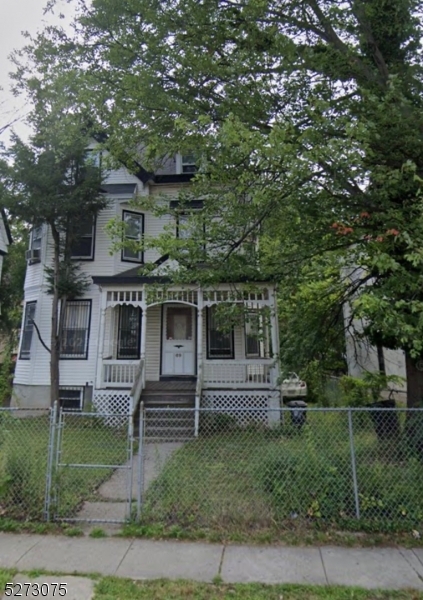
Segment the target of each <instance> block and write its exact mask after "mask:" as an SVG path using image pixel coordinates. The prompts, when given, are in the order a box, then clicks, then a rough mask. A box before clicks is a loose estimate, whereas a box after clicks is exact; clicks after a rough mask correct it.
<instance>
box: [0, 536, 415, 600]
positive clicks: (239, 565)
mask: <svg viewBox="0 0 423 600" xmlns="http://www.w3.org/2000/svg"><path fill="white" fill-rule="evenodd" d="M0 568H14V569H17V570H18V571H19V572H27V571H37V570H44V571H48V572H56V573H61V574H63V575H62V577H61V579H60V581H66V577H64V575H83V574H92V573H96V574H101V575H114V576H117V577H128V578H130V579H133V580H143V579H159V578H160V579H161V578H167V579H191V580H195V581H204V582H211V581H213V580H214V579H215V578H217V577H218V578H220V579H221V580H222V581H223V582H224V583H251V582H259V583H269V584H275V583H300V584H314V585H346V586H357V587H363V588H367V589H376V588H380V589H388V590H394V589H404V588H411V589H415V590H421V591H423V548H414V549H406V548H344V547H335V546H320V547H318V546H314V547H286V546H247V545H245V546H239V545H223V544H204V543H196V542H177V541H156V540H144V539H126V538H118V537H108V538H102V539H94V538H90V537H81V538H72V537H66V536H54V535H46V536H43V535H30V534H7V533H0ZM24 577H25V576H23V575H21V574H19V581H23V578H24ZM41 579H43V577H41V578H39V580H40V581H41ZM56 579H57V578H56ZM67 579H69V577H68V578H67ZM44 580H45V577H44ZM31 581H34V580H31ZM37 581H38V579H37ZM69 581H70V582H72V579H69ZM74 583H75V590H76V586H81V585H82V588H78V592H75V593H77V594H79V595H77V596H75V597H77V598H78V600H89V599H90V598H91V597H92V584H88V583H87V584H86V586H88V587H86V588H84V585H85V584H84V582H83V578H82V579H81V577H76V578H75V582H74ZM90 585H91V587H90ZM68 587H69V592H72V590H71V584H70V583H69V586H68ZM68 597H69V598H72V597H73V596H71V595H69V596H68Z"/></svg>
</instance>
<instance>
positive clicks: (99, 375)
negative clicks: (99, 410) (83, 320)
mask: <svg viewBox="0 0 423 600" xmlns="http://www.w3.org/2000/svg"><path fill="white" fill-rule="evenodd" d="M106 310H107V292H104V291H103V290H102V288H100V321H99V324H98V349H97V370H96V381H95V387H96V389H97V390H99V389H100V388H102V387H103V355H104V329H105V324H106Z"/></svg>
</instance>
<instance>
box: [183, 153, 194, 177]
mask: <svg viewBox="0 0 423 600" xmlns="http://www.w3.org/2000/svg"><path fill="white" fill-rule="evenodd" d="M181 165H182V173H196V172H197V159H196V156H195V154H194V153H193V152H190V153H189V154H182V159H181Z"/></svg>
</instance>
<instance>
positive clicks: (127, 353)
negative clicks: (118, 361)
mask: <svg viewBox="0 0 423 600" xmlns="http://www.w3.org/2000/svg"><path fill="white" fill-rule="evenodd" d="M140 321H141V310H140V308H139V307H138V306H131V305H128V304H123V305H122V306H120V307H119V332H118V348H117V357H118V358H139V357H140Z"/></svg>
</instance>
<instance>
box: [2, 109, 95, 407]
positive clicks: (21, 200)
mask: <svg viewBox="0 0 423 600" xmlns="http://www.w3.org/2000/svg"><path fill="white" fill-rule="evenodd" d="M77 124H78V116H77V115H74V116H73V118H72V126H69V127H66V120H65V119H62V122H61V124H60V125H58V126H57V127H56V128H55V129H53V128H50V127H49V126H47V128H39V129H38V131H36V133H35V134H34V135H33V136H32V137H31V139H30V141H29V142H28V143H25V142H23V141H22V140H21V139H19V138H18V137H16V136H14V137H13V143H12V145H11V146H10V147H9V148H8V150H7V151H5V154H6V157H5V158H4V160H3V161H2V163H1V165H0V167H1V172H0V175H1V188H0V202H1V204H2V205H3V206H5V207H6V208H7V210H8V211H9V212H10V213H11V214H12V215H13V217H14V218H17V219H20V221H21V222H23V223H26V224H27V226H28V227H32V228H34V227H38V226H40V225H43V226H44V227H46V228H47V230H48V235H49V238H50V240H51V242H50V243H49V248H48V252H49V253H50V248H51V255H52V258H51V264H50V263H48V264H46V267H45V269H46V273H47V278H48V282H49V293H50V294H51V296H52V311H51V336H50V340H45V339H43V337H42V332H40V330H39V328H38V325H37V323H36V322H34V327H35V329H36V331H37V335H38V336H39V338H40V341H41V343H42V345H43V346H44V348H45V350H46V351H48V352H49V353H50V389H51V395H50V400H51V403H52V404H53V403H54V402H55V401H57V400H58V398H59V383H60V369H59V359H60V349H61V339H62V319H63V316H64V314H65V308H66V301H67V299H68V298H73V297H77V296H79V295H80V294H82V293H83V292H84V290H85V289H86V287H87V286H88V285H89V281H88V279H87V278H86V277H85V276H84V274H83V273H82V272H81V271H80V269H79V265H78V263H77V262H76V261H74V260H73V259H72V248H73V247H74V245H75V244H76V243H77V242H78V241H79V239H80V236H81V234H82V229H81V226H82V225H83V223H84V222H86V220H87V219H94V217H95V215H96V214H97V213H98V212H99V211H100V210H101V209H102V208H104V207H105V206H106V198H105V195H104V194H103V193H102V192H101V183H102V171H101V169H100V167H98V166H96V165H95V164H94V163H93V161H92V160H90V159H89V158H87V153H86V149H87V145H88V143H89V140H90V138H89V133H88V131H87V129H86V128H85V130H84V128H83V127H82V123H81V122H79V128H77V127H76V125H77Z"/></svg>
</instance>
